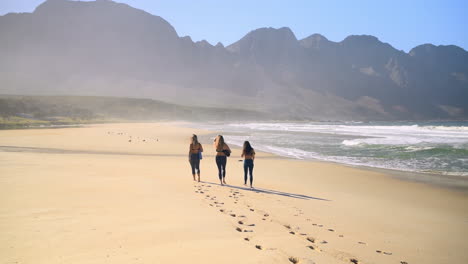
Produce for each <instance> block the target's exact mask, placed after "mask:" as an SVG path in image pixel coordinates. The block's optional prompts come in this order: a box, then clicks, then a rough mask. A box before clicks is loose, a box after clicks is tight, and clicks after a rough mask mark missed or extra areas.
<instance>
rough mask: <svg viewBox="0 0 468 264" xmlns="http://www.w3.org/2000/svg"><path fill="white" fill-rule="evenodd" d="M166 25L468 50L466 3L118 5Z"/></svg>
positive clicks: (17, 1) (213, 35)
mask: <svg viewBox="0 0 468 264" xmlns="http://www.w3.org/2000/svg"><path fill="white" fill-rule="evenodd" d="M43 1H44V0H0V15H3V14H6V13H9V12H31V11H33V10H34V8H35V7H36V6H37V5H39V4H40V3H42V2H43ZM117 2H124V3H127V4H129V5H131V6H133V7H136V8H140V9H143V10H145V11H147V12H149V13H151V14H154V15H158V16H161V17H163V18H164V19H166V20H167V21H169V23H171V24H172V26H174V28H175V29H176V30H177V33H178V34H179V35H180V36H185V35H189V36H191V37H192V39H193V40H202V39H206V40H208V41H209V42H210V43H212V44H216V43H217V42H218V41H220V42H222V43H223V44H225V45H228V44H231V43H232V42H234V41H237V40H239V39H240V38H242V37H243V36H244V35H245V34H247V33H248V32H249V31H251V30H253V29H256V28H259V27H283V26H287V27H290V28H291V29H292V31H293V32H294V33H295V34H296V37H297V38H298V39H302V38H304V37H307V36H309V35H311V34H313V33H320V34H322V35H324V36H325V37H327V38H328V39H330V40H333V41H341V40H343V39H344V38H345V37H346V36H348V35H351V34H368V35H374V36H376V37H378V38H379V39H380V40H381V41H384V42H388V43H390V44H391V45H392V46H394V47H395V48H397V49H402V50H405V51H409V50H410V49H411V48H413V47H415V46H417V45H419V44H424V43H433V44H436V45H448V44H454V45H458V46H460V47H462V48H464V49H465V50H468V29H467V28H468V15H467V14H468V0H388V1H385V0H341V1H339V0H290V1H286V0H284V1H280V0H235V1H234V0H229V1H222V0H166V1H160V0H118V1H117Z"/></svg>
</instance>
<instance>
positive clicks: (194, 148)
mask: <svg viewBox="0 0 468 264" xmlns="http://www.w3.org/2000/svg"><path fill="white" fill-rule="evenodd" d="M202 152H203V146H202V144H200V142H198V137H197V135H195V134H193V135H192V137H191V138H190V147H189V162H190V166H191V167H192V176H193V180H194V181H195V180H196V179H195V172H196V173H197V174H198V182H200V158H201V153H202Z"/></svg>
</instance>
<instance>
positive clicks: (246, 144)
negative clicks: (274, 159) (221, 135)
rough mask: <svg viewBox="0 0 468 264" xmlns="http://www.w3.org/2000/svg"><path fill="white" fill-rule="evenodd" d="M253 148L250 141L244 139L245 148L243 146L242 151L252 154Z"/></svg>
mask: <svg viewBox="0 0 468 264" xmlns="http://www.w3.org/2000/svg"><path fill="white" fill-rule="evenodd" d="M253 150H254V149H253V148H252V146H250V142H248V141H244V148H243V150H242V152H244V154H247V155H250V154H252V151H253Z"/></svg>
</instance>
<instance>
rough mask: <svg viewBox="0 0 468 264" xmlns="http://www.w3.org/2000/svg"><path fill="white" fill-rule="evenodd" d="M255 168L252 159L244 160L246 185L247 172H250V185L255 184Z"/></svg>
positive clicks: (245, 181) (245, 182)
mask: <svg viewBox="0 0 468 264" xmlns="http://www.w3.org/2000/svg"><path fill="white" fill-rule="evenodd" d="M253 168H254V163H253V160H252V159H246V160H244V184H247V171H249V170H250V185H252V182H253Z"/></svg>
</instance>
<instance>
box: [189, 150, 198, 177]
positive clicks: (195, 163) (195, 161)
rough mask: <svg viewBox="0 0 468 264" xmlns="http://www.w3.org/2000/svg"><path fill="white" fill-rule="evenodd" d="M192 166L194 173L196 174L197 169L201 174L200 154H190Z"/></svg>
mask: <svg viewBox="0 0 468 264" xmlns="http://www.w3.org/2000/svg"><path fill="white" fill-rule="evenodd" d="M190 166H191V167H192V175H195V170H197V171H198V175H200V157H199V156H198V154H192V155H190Z"/></svg>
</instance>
